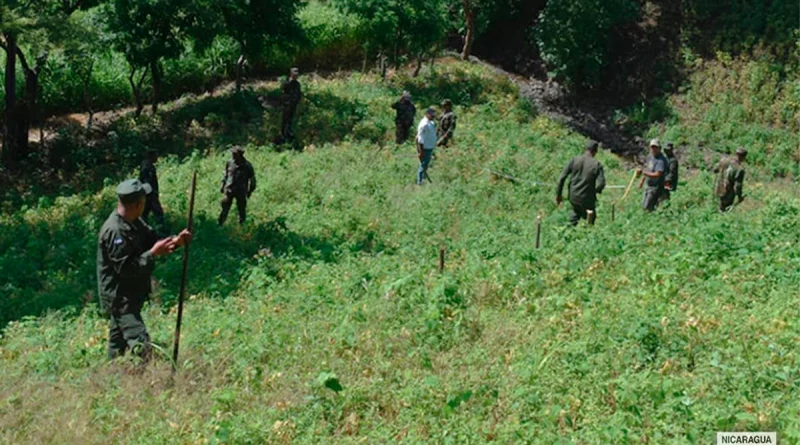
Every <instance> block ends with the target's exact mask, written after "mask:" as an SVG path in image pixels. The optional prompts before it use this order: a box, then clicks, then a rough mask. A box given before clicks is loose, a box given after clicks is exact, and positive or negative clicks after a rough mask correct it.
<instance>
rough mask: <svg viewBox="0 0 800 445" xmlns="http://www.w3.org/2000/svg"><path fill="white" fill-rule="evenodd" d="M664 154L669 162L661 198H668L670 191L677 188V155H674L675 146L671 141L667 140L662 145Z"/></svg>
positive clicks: (670, 194)
mask: <svg viewBox="0 0 800 445" xmlns="http://www.w3.org/2000/svg"><path fill="white" fill-rule="evenodd" d="M664 154H665V155H666V158H667V161H668V162H669V173H667V176H666V177H665V179H664V196H663V200H665V201H666V200H669V199H670V197H671V196H672V192H675V191H677V190H678V157H677V156H676V155H675V146H674V145H673V144H672V142H667V143H666V144H665V145H664Z"/></svg>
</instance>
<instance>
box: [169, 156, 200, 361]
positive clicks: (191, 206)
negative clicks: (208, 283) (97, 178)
mask: <svg viewBox="0 0 800 445" xmlns="http://www.w3.org/2000/svg"><path fill="white" fill-rule="evenodd" d="M196 189H197V172H196V171H195V172H194V174H193V175H192V188H191V192H190V194H189V216H188V217H187V222H186V228H187V229H188V230H189V232H192V230H193V227H192V225H193V221H194V194H195V190H196ZM190 244H191V242H190V241H187V242H186V245H185V246H184V247H183V275H181V291H180V294H179V295H178V321H177V322H176V324H175V345H174V347H173V349H172V373H173V374H175V371H176V370H177V367H178V349H179V348H180V344H181V321H182V320H183V300H184V297H185V295H186V274H187V272H188V271H189V245H190Z"/></svg>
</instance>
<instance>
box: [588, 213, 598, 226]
mask: <svg viewBox="0 0 800 445" xmlns="http://www.w3.org/2000/svg"><path fill="white" fill-rule="evenodd" d="M596 218H597V213H595V212H594V210H587V211H586V222H587V223H589V225H590V226H593V225H594V221H595V219H596Z"/></svg>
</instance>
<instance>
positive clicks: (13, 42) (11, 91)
mask: <svg viewBox="0 0 800 445" xmlns="http://www.w3.org/2000/svg"><path fill="white" fill-rule="evenodd" d="M4 37H5V50H6V67H5V95H6V101H5V102H6V104H5V105H6V107H5V108H6V109H5V119H4V124H5V125H3V153H2V160H3V163H4V164H5V165H12V164H14V163H15V162H16V160H17V157H18V153H19V140H18V139H19V137H18V136H19V131H18V130H19V127H18V120H17V112H18V110H17V89H16V88H17V70H16V68H17V39H16V37H14V36H12V35H10V34H4Z"/></svg>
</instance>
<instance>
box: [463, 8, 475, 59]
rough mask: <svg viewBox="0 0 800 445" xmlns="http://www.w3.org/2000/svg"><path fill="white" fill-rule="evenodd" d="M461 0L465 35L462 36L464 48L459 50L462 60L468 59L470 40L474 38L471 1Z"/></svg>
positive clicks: (473, 14) (473, 18) (473, 12)
mask: <svg viewBox="0 0 800 445" xmlns="http://www.w3.org/2000/svg"><path fill="white" fill-rule="evenodd" d="M463 1H464V18H465V20H466V28H467V35H466V36H465V37H464V48H463V50H462V51H461V58H462V59H463V60H469V56H470V54H472V42H473V41H474V40H475V10H474V9H472V2H471V1H470V0H463Z"/></svg>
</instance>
